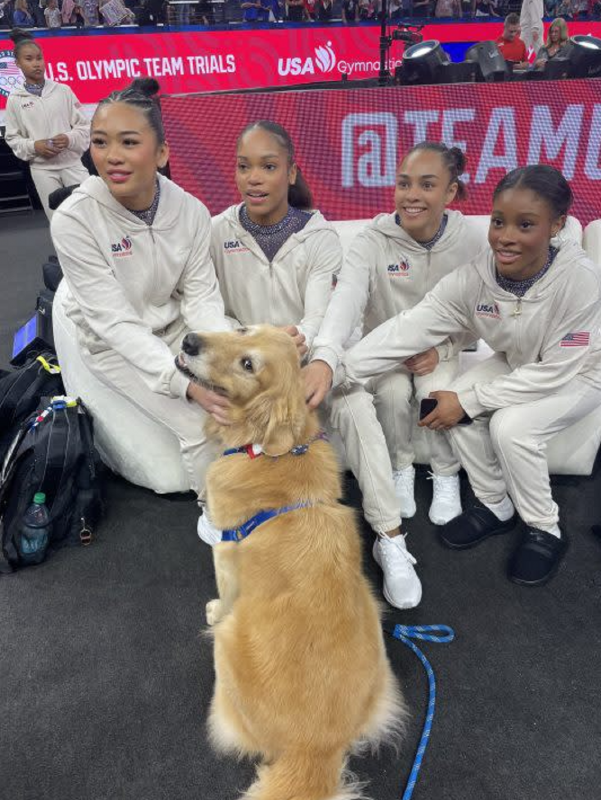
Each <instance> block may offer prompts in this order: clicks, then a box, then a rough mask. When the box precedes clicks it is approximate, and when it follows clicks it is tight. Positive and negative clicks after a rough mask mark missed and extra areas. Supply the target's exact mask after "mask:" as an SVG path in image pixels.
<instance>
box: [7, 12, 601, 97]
mask: <svg viewBox="0 0 601 800" xmlns="http://www.w3.org/2000/svg"><path fill="white" fill-rule="evenodd" d="M501 29H502V23H501V22H488V23H486V22H485V23H478V22H474V23H469V22H468V23H459V22H458V23H454V24H446V25H427V26H426V27H425V28H424V30H423V31H422V33H423V35H424V38H425V39H438V40H439V41H441V42H443V44H444V43H449V44H452V43H457V42H475V41H481V40H484V39H494V38H496V37H497V36H499V35H500V33H501ZM570 32H571V33H572V34H574V33H592V34H594V35H597V36H601V23H599V22H586V23H570ZM38 41H39V44H40V45H41V47H42V48H43V51H44V55H45V58H46V63H47V76H48V77H49V78H51V79H53V80H56V81H60V82H65V83H69V85H70V86H71V87H72V89H73V91H74V92H75V94H76V95H77V97H78V98H79V100H80V101H81V102H82V103H96V102H98V100H100V99H102V98H103V97H106V95H107V94H109V92H111V91H113V90H114V89H120V88H123V87H124V86H126V85H127V84H128V83H129V82H130V81H131V80H132V79H133V78H134V77H137V76H139V75H151V76H154V77H156V78H157V79H158V80H159V82H160V84H161V89H162V91H163V92H165V93H167V94H187V93H191V92H206V91H216V90H227V89H246V88H261V87H264V88H270V87H273V86H289V85H291V84H298V83H310V82H313V81H323V80H339V79H340V77H341V75H342V74H345V73H346V74H347V75H349V77H352V78H368V77H373V76H375V75H377V72H378V68H379V28H378V27H377V26H369V25H368V26H353V27H344V26H332V27H320V26H316V25H307V26H306V27H294V28H286V27H283V26H282V27H276V28H257V29H253V30H247V29H237V30H226V31H221V30H214V31H212V30H200V31H199V30H194V31H189V32H184V33H172V32H163V33H126V34H114V33H113V34H111V33H110V32H108V31H98V32H96V31H95V32H94V33H93V34H90V33H86V34H85V35H69V34H65V35H60V34H58V35H53V36H46V37H43V36H40V37H39V39H38ZM401 53H402V49H401V45H400V44H395V45H394V46H393V48H392V51H391V61H390V64H389V66H390V67H391V68H392V69H394V67H395V66H396V65H397V64H398V63H400V59H401ZM20 81H21V74H20V70H19V69H18V68H17V67H16V65H15V63H14V58H13V55H12V43H11V42H10V41H9V40H8V39H0V110H1V109H3V108H4V106H5V105H6V97H7V96H8V94H9V93H10V91H11V89H12V88H14V86H15V85H16V84H17V83H19V82H20Z"/></svg>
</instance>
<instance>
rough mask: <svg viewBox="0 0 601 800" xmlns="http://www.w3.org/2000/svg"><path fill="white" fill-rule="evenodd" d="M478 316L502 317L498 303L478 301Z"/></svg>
mask: <svg viewBox="0 0 601 800" xmlns="http://www.w3.org/2000/svg"><path fill="white" fill-rule="evenodd" d="M476 316H477V317H488V318H489V319H501V310H500V308H499V306H498V305H497V304H496V303H478V305H477V306H476Z"/></svg>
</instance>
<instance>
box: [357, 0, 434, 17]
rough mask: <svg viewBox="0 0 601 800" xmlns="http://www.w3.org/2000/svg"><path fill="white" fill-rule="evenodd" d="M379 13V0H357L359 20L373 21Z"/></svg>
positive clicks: (427, 0)
mask: <svg viewBox="0 0 601 800" xmlns="http://www.w3.org/2000/svg"><path fill="white" fill-rule="evenodd" d="M426 2H429V0H426ZM379 13H380V3H379V0H359V20H360V21H361V22H373V21H374V20H376V19H377V18H378V14H379Z"/></svg>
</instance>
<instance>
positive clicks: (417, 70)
mask: <svg viewBox="0 0 601 800" xmlns="http://www.w3.org/2000/svg"><path fill="white" fill-rule="evenodd" d="M449 60H450V59H449V57H448V55H447V54H446V53H445V51H444V50H443V49H442V46H441V44H440V42H437V41H436V40H435V39H430V40H429V41H427V42H420V43H419V44H414V45H412V46H411V47H408V48H407V49H406V50H405V52H404V53H403V69H402V72H401V76H400V78H401V83H403V84H406V85H418V84H424V83H440V81H441V77H442V67H443V66H444V65H445V64H448V63H449Z"/></svg>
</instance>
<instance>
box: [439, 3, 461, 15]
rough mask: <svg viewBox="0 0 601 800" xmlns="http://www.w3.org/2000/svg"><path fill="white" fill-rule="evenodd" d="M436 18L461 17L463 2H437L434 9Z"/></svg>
mask: <svg viewBox="0 0 601 800" xmlns="http://www.w3.org/2000/svg"><path fill="white" fill-rule="evenodd" d="M434 16H435V17H460V16H461V0H437V3H436V7H435V9H434Z"/></svg>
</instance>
